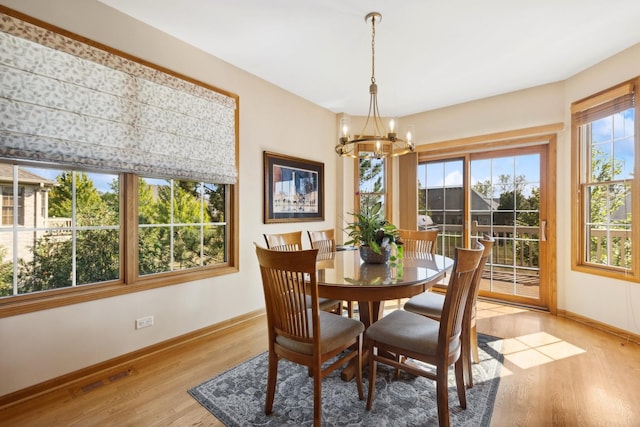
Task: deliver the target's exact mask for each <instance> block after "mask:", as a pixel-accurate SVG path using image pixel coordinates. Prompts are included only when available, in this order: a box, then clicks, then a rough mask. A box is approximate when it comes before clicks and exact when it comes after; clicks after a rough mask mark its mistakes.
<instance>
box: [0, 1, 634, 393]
mask: <svg viewBox="0 0 640 427" xmlns="http://www.w3.org/2000/svg"><path fill="white" fill-rule="evenodd" d="M0 3H1V4H3V5H6V6H9V7H11V8H14V9H17V10H19V11H22V12H24V13H26V14H29V15H32V16H35V17H37V18H40V19H42V20H44V21H47V22H50V23H53V24H55V25H58V26H60V27H62V28H65V29H67V30H69V31H73V32H76V33H78V34H81V35H83V36H85V37H88V38H91V39H94V40H97V41H99V42H101V43H104V44H106V45H109V46H112V47H115V48H117V49H120V50H123V51H125V52H127V53H130V54H133V55H136V56H139V57H141V58H143V59H145V60H148V61H151V62H154V63H156V64H158V65H161V66H164V67H166V68H169V69H172V70H175V71H177V72H179V73H182V74H185V75H188V76H190V77H193V78H196V79H199V80H202V81H204V82H206V83H209V84H211V85H214V86H217V87H219V88H221V89H224V90H227V91H230V92H234V93H236V94H238V95H239V96H240V154H239V155H240V171H239V172H240V184H239V188H240V248H241V250H240V272H239V273H237V274H233V275H228V276H223V277H219V278H214V279H207V280H200V281H197V282H192V283H188V284H183V285H176V286H170V287H165V288H161V289H156V290H152V291H147V292H140V293H134V294H130V295H124V296H119V297H114V298H109V299H104V300H99V301H92V302H88V303H83V304H76V305H72V306H68V307H61V308H56V309H52V310H46V311H41V312H35V313H30V314H25V315H20V316H13V317H8V318H2V319H0V342H1V345H0V379H1V381H0V395H3V394H6V393H10V392H12V391H15V390H19V389H21V388H24V387H28V386H30V385H33V384H37V383H39V382H42V381H45V380H48V379H51V378H54V377H56V376H59V375H62V374H65V373H67V372H71V371H74V370H77V369H80V368H82V367H85V366H88V365H92V364H95V363H98V362H101V361H104V360H107V359H109V358H112V357H115V356H118V355H122V354H125V353H127V352H131V351H134V350H136V349H140V348H143V347H146V346H149V345H151V344H154V343H157V342H160V341H163V340H166V339H169V338H172V337H175V336H178V335H181V334H184V333H187V332H190V331H193V330H196V329H199V328H202V327H205V326H208V325H211V324H215V323H217V322H220V321H223V320H225V319H228V318H232V317H234V316H238V315H241V314H244V313H247V312H250V311H252V310H256V309H260V308H261V307H262V306H263V298H262V290H261V288H260V279H259V275H258V267H257V262H256V260H255V255H254V254H253V251H252V242H254V241H258V242H261V239H262V236H261V235H262V233H264V232H283V231H292V230H296V229H303V230H305V229H309V228H313V229H320V228H324V227H334V226H336V228H341V227H342V225H343V214H342V212H346V211H349V210H351V209H352V206H353V190H352V188H353V187H352V183H353V173H354V171H353V160H352V159H338V158H337V156H336V155H335V153H334V151H333V145H334V144H333V142H334V141H335V139H336V135H337V133H336V128H337V127H336V117H335V115H334V114H332V113H330V112H328V111H326V110H324V109H322V108H320V107H317V106H314V105H312V104H310V103H308V102H307V101H305V100H303V99H301V98H299V97H296V96H294V95H291V94H289V93H287V92H284V91H282V90H281V89H279V88H277V87H275V86H273V85H271V84H269V83H266V82H264V81H262V80H260V79H258V78H256V77H254V76H252V75H250V74H248V73H245V72H243V71H241V70H239V69H237V68H235V67H232V66H230V65H229V64H226V63H224V62H222V61H220V60H218V59H216V58H214V57H211V56H209V55H206V54H204V53H203V52H201V51H199V50H197V49H195V48H192V47H190V46H188V45H185V44H184V43H182V42H180V41H178V40H176V39H173V38H171V37H168V36H166V35H164V34H162V33H160V32H158V31H157V30H155V29H153V28H151V27H148V26H146V25H143V24H141V23H139V22H137V21H135V20H133V19H131V18H129V17H127V16H126V15H122V14H120V13H118V12H116V11H114V10H112V9H110V8H108V7H106V6H104V5H103V4H101V3H99V2H97V1H96V0H49V1H42V0H2V1H0ZM639 59H640V45H637V46H634V47H633V48H631V49H629V50H627V51H625V52H623V53H621V54H619V55H616V56H615V57H613V58H611V59H609V60H607V61H605V62H604V63H602V64H600V65H598V66H595V67H592V68H591V69H589V70H587V71H585V72H584V73H581V74H580V75H577V76H575V77H572V78H570V79H569V80H568V81H566V82H561V83H555V84H550V85H545V86H541V87H537V88H532V89H527V90H523V91H519V92H514V93H510V94H506V95H502V96H496V97H492V98H487V99H483V100H478V101H474V102H470V103H465V104H461V105H458V106H454V107H449V108H444V109H441V110H436V111H431V112H426V113H422V114H418V115H415V116H412V117H409V118H403V119H401V120H406V121H411V122H413V123H415V124H416V125H417V135H418V142H419V143H429V142H434V141H441V140H448V139H454V138H460V137H465V136H474V135H480V134H487V133H493V132H501V131H506V130H512V129H520V128H526V127H531V126H536V125H543V124H549V123H555V122H563V121H564V122H565V123H567V124H568V123H569V116H568V111H569V105H570V103H571V102H572V101H574V100H576V99H579V98H582V97H584V96H587V95H589V94H591V93H594V92H597V91H600V90H602V89H605V88H607V87H609V86H611V85H613V84H615V83H618V82H620V81H623V80H626V79H628V78H630V77H633V76H635V75H638V74H640V60H639ZM567 127H568V125H567ZM558 137H559V139H558V169H559V170H558V207H557V212H558V226H557V229H558V233H559V235H558V239H557V241H558V248H557V249H558V267H559V271H558V308H560V309H565V310H568V311H571V312H573V313H577V314H580V315H582V316H585V317H590V318H592V319H594V320H597V321H599V322H603V323H607V324H610V325H613V326H616V327H619V328H622V329H626V330H629V331H632V332H634V333H640V327H639V325H638V323H640V313H639V312H638V311H640V309H639V308H638V307H640V285H637V284H631V283H627V282H621V281H616V280H607V279H604V278H601V277H595V276H589V275H584V274H579V273H574V272H572V271H571V270H570V263H569V256H570V246H569V244H570V238H571V236H570V218H569V216H568V215H567V212H570V209H569V205H568V200H569V194H570V181H569V166H570V152H569V148H570V147H569V143H570V140H569V133H568V132H562V133H560V134H559V136H558ZM263 150H270V151H275V152H279V153H284V154H288V155H293V156H298V157H303V158H308V159H312V160H316V161H321V162H324V164H325V188H326V200H325V203H326V208H325V209H326V211H325V218H326V220H325V221H324V222H315V223H293V224H282V225H268V226H267V225H264V224H263V223H262V202H261V200H262V180H263V176H262V151H263ZM343 180H344V182H343ZM334 189H335V191H334ZM396 193H397V191H396ZM147 315H153V316H154V317H155V325H154V326H153V327H151V328H146V329H142V330H139V331H136V330H134V327H133V325H134V320H135V319H136V318H139V317H143V316H147Z"/></svg>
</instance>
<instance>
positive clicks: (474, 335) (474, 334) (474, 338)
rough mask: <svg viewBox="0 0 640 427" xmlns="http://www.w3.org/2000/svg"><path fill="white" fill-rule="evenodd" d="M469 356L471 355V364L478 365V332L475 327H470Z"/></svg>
mask: <svg viewBox="0 0 640 427" xmlns="http://www.w3.org/2000/svg"><path fill="white" fill-rule="evenodd" d="M470 339H471V354H472V355H473V363H480V355H479V354H478V330H477V329H476V325H473V326H472V327H471V335H470Z"/></svg>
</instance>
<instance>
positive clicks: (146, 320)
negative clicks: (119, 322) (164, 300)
mask: <svg viewBox="0 0 640 427" xmlns="http://www.w3.org/2000/svg"><path fill="white" fill-rule="evenodd" d="M149 326H153V316H147V317H141V318H139V319H136V329H142V328H148V327H149Z"/></svg>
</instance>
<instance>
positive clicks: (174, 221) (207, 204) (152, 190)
mask: <svg viewBox="0 0 640 427" xmlns="http://www.w3.org/2000/svg"><path fill="white" fill-rule="evenodd" d="M225 201H226V200H225V186H224V185H214V184H204V183H198V182H189V181H174V180H153V179H148V178H138V260H139V261H138V262H139V274H140V275H147V274H154V273H161V272H165V271H179V270H185V269H190V268H195V267H204V266H208V265H215V264H219V263H223V262H224V261H225V260H226V251H225V249H226V247H225V236H226V228H227V227H226V223H225V222H224V221H225V217H226V212H225Z"/></svg>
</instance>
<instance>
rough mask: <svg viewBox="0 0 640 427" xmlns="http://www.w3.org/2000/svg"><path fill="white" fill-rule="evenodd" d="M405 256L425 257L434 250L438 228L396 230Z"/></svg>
mask: <svg viewBox="0 0 640 427" xmlns="http://www.w3.org/2000/svg"><path fill="white" fill-rule="evenodd" d="M398 234H399V235H400V240H401V241H402V247H403V254H404V257H406V258H426V257H428V256H429V255H432V254H434V253H435V251H436V240H437V239H438V230H402V229H401V230H398Z"/></svg>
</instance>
